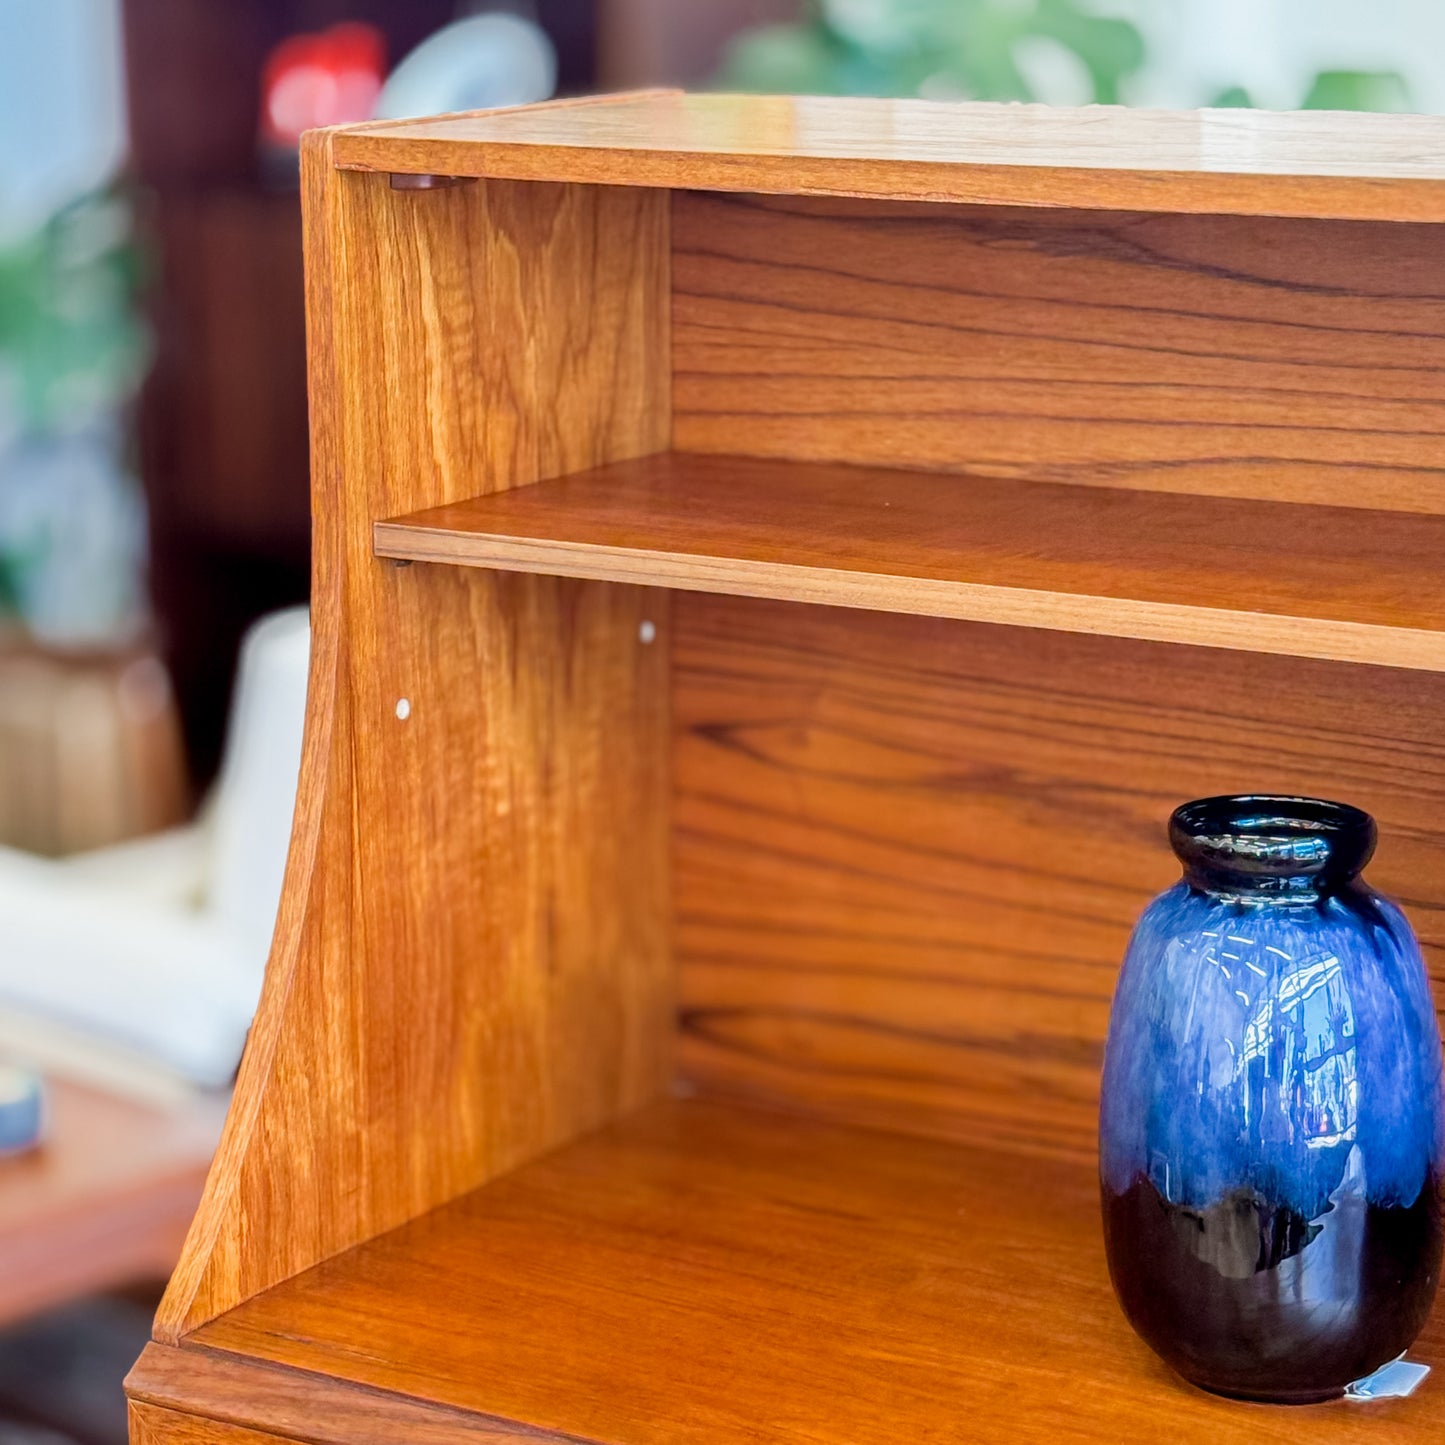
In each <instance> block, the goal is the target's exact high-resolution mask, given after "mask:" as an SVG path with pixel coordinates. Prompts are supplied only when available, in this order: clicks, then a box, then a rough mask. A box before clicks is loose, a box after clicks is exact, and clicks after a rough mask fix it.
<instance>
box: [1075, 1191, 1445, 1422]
mask: <svg viewBox="0 0 1445 1445" xmlns="http://www.w3.org/2000/svg"><path fill="white" fill-rule="evenodd" d="M1104 1233H1105V1244H1106V1248H1107V1253H1108V1257H1109V1272H1110V1274H1111V1276H1112V1277H1113V1281H1114V1288H1115V1290H1116V1291H1117V1292H1118V1295H1119V1300H1120V1303H1121V1304H1122V1305H1123V1307H1124V1313H1125V1314H1126V1315H1127V1316H1128V1318H1129V1321H1130V1323H1131V1324H1132V1325H1133V1326H1134V1328H1135V1329H1136V1330H1137V1331H1138V1332H1139V1334H1140V1335H1141V1336H1142V1337H1143V1338H1144V1340H1145V1341H1146V1342H1147V1343H1148V1344H1149V1345H1150V1346H1151V1347H1152V1348H1153V1349H1154V1350H1155V1351H1156V1352H1157V1353H1158V1354H1159V1355H1160V1356H1161V1357H1162V1358H1163V1359H1164V1360H1165V1362H1166V1363H1167V1364H1169V1365H1170V1366H1172V1367H1173V1368H1174V1369H1175V1370H1176V1371H1178V1373H1179V1374H1181V1375H1183V1376H1184V1378H1185V1379H1186V1380H1189V1381H1191V1382H1192V1383H1194V1384H1196V1385H1198V1386H1200V1387H1201V1388H1202V1389H1205V1390H1209V1391H1211V1392H1212V1393H1214V1394H1219V1395H1228V1396H1230V1397H1232V1398H1235V1399H1247V1400H1256V1401H1269V1402H1271V1403H1277V1404H1309V1403H1316V1402H1318V1401H1320V1400H1328V1399H1332V1398H1334V1397H1336V1396H1338V1395H1340V1394H1342V1393H1343V1392H1344V1390H1345V1388H1346V1386H1348V1385H1349V1384H1350V1383H1351V1382H1352V1381H1354V1380H1357V1379H1360V1378H1361V1377H1362V1376H1364V1375H1368V1374H1370V1373H1371V1372H1372V1371H1374V1370H1377V1369H1378V1368H1379V1367H1380V1366H1381V1365H1383V1364H1385V1363H1386V1362H1387V1361H1389V1360H1392V1359H1394V1358H1395V1357H1396V1356H1397V1355H1399V1354H1401V1353H1402V1352H1403V1351H1404V1350H1406V1349H1408V1348H1409V1346H1410V1345H1411V1343H1412V1342H1413V1341H1414V1339H1415V1336H1416V1335H1417V1334H1418V1333H1419V1331H1420V1329H1421V1327H1422V1326H1423V1325H1424V1323H1425V1318H1426V1316H1427V1315H1428V1314H1429V1312H1430V1305H1431V1302H1432V1301H1433V1299H1434V1296H1435V1287H1436V1283H1437V1281H1438V1279H1439V1274H1440V1254H1441V1206H1440V1196H1439V1191H1438V1187H1437V1182H1436V1181H1435V1180H1434V1179H1431V1180H1429V1181H1428V1182H1427V1186H1426V1188H1424V1189H1423V1190H1422V1191H1421V1193H1420V1196H1419V1198H1418V1199H1416V1200H1415V1201H1414V1203H1412V1204H1410V1205H1406V1206H1398V1207H1384V1206H1379V1205H1375V1204H1370V1203H1367V1202H1366V1201H1365V1200H1363V1199H1360V1198H1356V1197H1346V1198H1343V1199H1340V1198H1337V1199H1335V1200H1334V1201H1333V1202H1332V1203H1331V1204H1330V1205H1329V1206H1327V1207H1326V1208H1325V1209H1324V1210H1323V1211H1322V1212H1321V1213H1320V1214H1319V1215H1318V1216H1316V1217H1315V1218H1314V1219H1310V1220H1307V1219H1304V1218H1302V1217H1301V1216H1300V1215H1298V1214H1297V1213H1295V1212H1293V1211H1291V1210H1287V1209H1277V1208H1272V1207H1271V1206H1270V1205H1269V1203H1268V1202H1267V1201H1265V1200H1264V1199H1262V1198H1261V1197H1260V1196H1259V1195H1258V1194H1256V1193H1254V1192H1253V1191H1252V1190H1235V1191H1233V1192H1232V1193H1230V1194H1228V1195H1226V1196H1225V1197H1224V1198H1223V1199H1221V1200H1220V1201H1219V1202H1218V1203H1216V1204H1213V1205H1211V1206H1209V1208H1207V1209H1202V1210H1201V1209H1191V1208H1186V1207H1184V1206H1181V1205H1176V1204H1171V1203H1170V1202H1169V1201H1167V1200H1165V1199H1164V1198H1163V1197H1162V1196H1161V1195H1160V1193H1159V1191H1158V1190H1157V1189H1156V1188H1155V1187H1154V1185H1153V1184H1152V1183H1151V1182H1150V1181H1149V1180H1148V1179H1145V1178H1143V1177H1142V1176H1141V1177H1139V1178H1136V1179H1135V1181H1134V1183H1133V1184H1132V1185H1131V1187H1130V1188H1129V1189H1128V1190H1127V1191H1126V1192H1125V1193H1123V1194H1113V1193H1111V1192H1109V1191H1107V1190H1106V1191H1105V1194H1104Z"/></svg>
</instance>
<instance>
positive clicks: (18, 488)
mask: <svg viewBox="0 0 1445 1445" xmlns="http://www.w3.org/2000/svg"><path fill="white" fill-rule="evenodd" d="M140 265H141V263H140V251H139V248H138V247H137V245H136V244H135V240H134V236H133V230H132V221H131V208H130V205H129V203H128V202H127V200H126V198H125V196H124V195H123V194H122V193H121V192H120V191H119V190H118V189H117V188H106V189H103V190H100V191H97V192H94V193H92V194H89V195H86V196H83V197H81V198H80V199H78V200H76V201H74V202H72V203H71V204H69V205H67V206H65V207H64V208H63V209H62V210H60V211H58V212H57V213H56V214H55V215H53V216H52V217H50V219H49V220H47V221H46V222H45V223H44V224H42V225H41V226H39V227H37V228H35V229H33V230H29V231H27V232H25V233H22V234H20V235H17V236H13V237H10V238H7V239H6V240H5V241H0V615H3V614H5V613H10V614H14V613H16V612H19V613H21V614H23V615H24V617H25V620H26V622H27V623H29V624H30V625H31V626H32V627H37V626H39V627H44V626H46V625H47V622H48V620H49V619H51V618H53V617H54V616H56V615H59V614H61V613H63V612H64V611H65V609H66V608H67V607H69V606H71V596H74V597H75V598H78V599H80V600H79V601H77V602H75V603H74V606H75V608H76V609H78V610H79V611H84V610H85V609H86V608H89V609H90V612H89V614H88V615H87V620H86V623H85V626H86V627H92V626H93V627H95V628H97V629H102V630H103V626H104V622H105V619H106V618H107V617H108V616H109V615H111V614H114V616H116V617H117V618H120V617H121V616H122V614H124V613H127V612H128V611H129V610H131V608H132V606H133V603H132V601H131V600H130V599H131V597H132V596H133V594H135V593H136V591H137V589H138V587H139V580H138V576H137V575H134V574H136V573H137V570H138V562H137V561H136V560H135V559H136V556H137V554H138V551H139V550H140V549H141V548H142V546H143V538H142V537H139V536H137V524H136V521H135V518H136V517H137V516H138V515H139V502H138V497H137V495H136V494H135V491H134V484H133V483H132V482H131V480H130V479H129V477H128V476H127V475H126V472H125V468H124V465H123V462H122V459H121V455H120V453H121V450H122V448H123V446H124V441H125V437H126V434H127V433H126V428H125V427H124V426H123V425H122V421H123V418H124V415H125V412H126V409H127V407H128V406H129V404H130V403H131V401H132V400H133V399H134V396H135V393H136V389H137V387H138V386H139V383H140V379H141V376H142V374H143V372H144V368H145V365H146V361H147V358H148V352H149V346H148V336H147V333H146V330H145V327H144V325H143V323H142V321H141V318H140V312H139V308H138V293H139V286H140V281H141V276H140ZM67 569H68V570H67ZM67 591H68V593H69V594H70V595H63V594H65V593H67ZM57 598H58V602H57V601H56V599H57ZM91 617H94V618H99V619H100V621H96V622H94V623H92V621H91V620H90V619H91Z"/></svg>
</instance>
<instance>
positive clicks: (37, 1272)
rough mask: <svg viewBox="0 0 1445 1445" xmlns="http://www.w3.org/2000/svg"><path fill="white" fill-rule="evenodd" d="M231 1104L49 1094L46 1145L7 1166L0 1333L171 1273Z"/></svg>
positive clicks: (1, 1184) (56, 1088)
mask: <svg viewBox="0 0 1445 1445" xmlns="http://www.w3.org/2000/svg"><path fill="white" fill-rule="evenodd" d="M226 1102H227V1101H226V1100H225V1098H223V1097H220V1098H217V1097H204V1098H198V1099H195V1100H191V1101H188V1102H186V1103H184V1104H180V1105H176V1106H170V1107H162V1106H152V1105H146V1104H139V1103H135V1102H132V1101H131V1100H128V1099H121V1098H117V1097H113V1096H111V1095H109V1094H105V1093H101V1092H98V1091H96V1090H92V1089H89V1088H82V1087H80V1086H79V1085H75V1084H69V1083H63V1082H61V1083H54V1084H52V1085H51V1088H50V1131H49V1136H48V1140H47V1143H46V1144H45V1146H44V1147H43V1148H41V1149H39V1150H37V1151H35V1152H33V1153H30V1154H25V1155H21V1156H19V1157H18V1158H14V1159H0V1325H4V1324H8V1323H10V1322H12V1321H14V1320H18V1319H21V1318H23V1317H24V1316H26V1315H30V1314H34V1313H36V1312H38V1311H40V1310H43V1309H47V1308H49V1307H50V1306H52V1305H58V1304H63V1303H64V1302H66V1301H67V1300H71V1299H74V1298H77V1297H79V1296H81V1295H85V1294H92V1293H97V1292H99V1291H101V1290H106V1289H112V1288H118V1287H120V1286H122V1285H128V1284H135V1283H138V1282H140V1281H143V1280H149V1279H163V1278H165V1277H166V1276H167V1275H169V1274H170V1272H171V1270H172V1269H173V1268H174V1267H175V1262H176V1259H177V1258H178V1256H179V1254H180V1248H181V1242H182V1240H183V1239H184V1238H185V1233H186V1229H187V1227H188V1226H189V1224H190V1221H191V1216H192V1215H193V1214H194V1213H195V1209H196V1204H197V1202H198V1201H199V1200H200V1197H201V1187H202V1185H203V1184H204V1183H205V1177H206V1170H207V1169H208V1167H209V1166H210V1162H211V1155H212V1154H213V1153H214V1151H215V1147H216V1142H217V1140H218V1139H219V1138H220V1133H221V1123H222V1120H223V1119H224V1117H225V1109H226Z"/></svg>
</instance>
